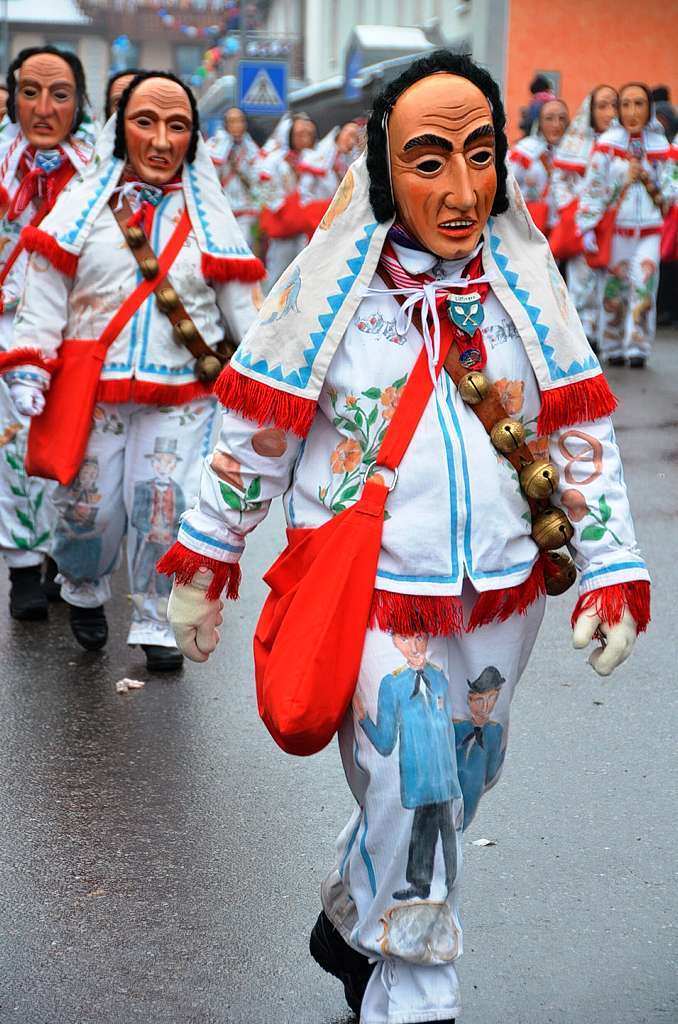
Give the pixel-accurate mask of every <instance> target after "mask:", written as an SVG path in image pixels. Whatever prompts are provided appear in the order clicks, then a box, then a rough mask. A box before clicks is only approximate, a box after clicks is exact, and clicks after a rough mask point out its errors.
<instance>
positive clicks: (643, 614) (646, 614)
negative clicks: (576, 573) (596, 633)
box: [572, 580, 651, 633]
mask: <svg viewBox="0 0 678 1024" xmlns="http://www.w3.org/2000/svg"><path fill="white" fill-rule="evenodd" d="M625 608H628V610H629V612H630V613H631V615H632V616H633V618H634V619H635V622H636V626H637V627H638V632H639V633H644V632H645V630H646V629H647V627H648V624H649V622H650V619H651V614H650V584H649V583H648V582H647V580H633V581H631V582H630V583H613V584H612V585H611V586H609V587H601V588H600V589H599V590H590V591H589V592H588V593H587V594H582V595H581V597H580V598H579V600H578V601H577V603H576V605H575V606H574V611H573V612H572V627H573V628H574V626H575V623H576V622H577V619H578V618H579V616H580V615H581V613H582V612H585V611H590V610H591V609H593V610H594V611H595V612H596V614H597V615H599V616H600V618H601V619H602V621H603V622H604V623H605V624H606V625H608V626H615V625H616V624H617V623H618V622H621V620H622V616H623V614H624V609H625Z"/></svg>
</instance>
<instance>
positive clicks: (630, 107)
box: [619, 85, 650, 134]
mask: <svg viewBox="0 0 678 1024" xmlns="http://www.w3.org/2000/svg"><path fill="white" fill-rule="evenodd" d="M619 120H620V121H621V123H622V125H623V127H624V128H626V130H627V131H629V132H631V133H632V134H636V133H638V132H641V131H642V130H643V128H644V127H645V125H646V124H647V122H648V121H649V120H650V104H649V102H648V99H647V93H646V92H645V90H644V89H643V87H642V86H640V85H626V86H624V88H623V89H622V90H621V92H620V94H619Z"/></svg>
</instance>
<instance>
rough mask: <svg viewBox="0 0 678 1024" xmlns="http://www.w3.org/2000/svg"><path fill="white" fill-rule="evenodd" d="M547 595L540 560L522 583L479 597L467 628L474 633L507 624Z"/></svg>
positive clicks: (486, 592) (487, 592) (491, 591)
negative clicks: (481, 629) (480, 629)
mask: <svg viewBox="0 0 678 1024" xmlns="http://www.w3.org/2000/svg"><path fill="white" fill-rule="evenodd" d="M545 593H546V584H545V582H544V564H543V562H542V560H541V559H540V560H539V561H538V562H536V564H535V566H534V569H533V570H532V572H531V573H530V575H529V576H528V577H527V579H526V580H524V581H523V582H522V583H518V584H517V585H516V586H515V587H507V588H506V589H505V590H486V591H485V592H484V593H483V594H480V595H479V596H478V600H477V601H476V603H475V604H474V606H473V611H472V612H471V618H470V619H469V622H468V626H467V627H466V632H467V633H472V632H473V630H474V629H479V628H480V626H487V625H489V624H490V623H491V622H506V620H507V619H509V618H510V617H511V616H512V615H516V614H517V615H524V614H525V613H526V611H527V609H528V608H529V607H530V605H531V604H534V602H535V601H536V600H537V598H539V597H541V596H542V594H545Z"/></svg>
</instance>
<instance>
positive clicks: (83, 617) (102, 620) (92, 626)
mask: <svg viewBox="0 0 678 1024" xmlns="http://www.w3.org/2000/svg"><path fill="white" fill-rule="evenodd" d="M70 614H71V632H72V633H73V636H74V637H75V639H76V640H77V641H78V643H79V644H80V646H81V647H84V648H85V650H86V651H100V650H101V648H102V647H104V646H105V644H106V641H107V640H108V623H107V622H106V613H105V612H104V606H103V605H102V604H100V605H98V606H97V607H96V608H76V606H75V605H73V604H72V605H71V606H70Z"/></svg>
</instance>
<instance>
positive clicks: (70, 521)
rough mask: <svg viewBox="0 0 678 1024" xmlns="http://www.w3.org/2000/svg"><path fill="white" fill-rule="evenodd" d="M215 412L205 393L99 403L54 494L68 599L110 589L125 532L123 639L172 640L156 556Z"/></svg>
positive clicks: (180, 508) (186, 496) (173, 528)
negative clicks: (162, 400) (126, 617)
mask: <svg viewBox="0 0 678 1024" xmlns="http://www.w3.org/2000/svg"><path fill="white" fill-rule="evenodd" d="M214 412H215V403H214V401H213V400H212V399H209V398H207V399H199V400H197V401H193V402H188V403H187V404H185V405H179V406H160V407H158V406H152V405H135V404H133V403H127V404H121V405H115V404H111V403H105V402H102V403H100V404H99V405H97V407H96V409H95V412H94V425H93V429H92V433H91V435H90V439H89V443H88V446H87V453H86V455H85V458H84V460H83V463H82V466H81V467H80V472H79V474H78V476H77V477H76V479H75V480H74V482H73V483H72V484H71V485H70V486H69V487H59V488H58V489H57V491H56V493H55V496H54V503H55V505H56V506H57V508H58V510H59V520H58V523H57V528H56V536H55V545H54V558H55V560H56V562H57V565H58V567H59V573H60V577H59V578H60V579H61V581H62V587H61V594H62V597H63V598H64V600H65V601H67V602H68V603H69V604H72V605H75V606H76V607H81V608H95V607H97V606H98V605H100V604H104V602H106V601H107V600H108V599H109V598H110V596H111V574H112V573H113V571H114V569H115V568H116V567H117V565H118V564H119V561H120V549H121V545H122V541H123V538H124V537H125V534H126V535H127V569H128V575H129V587H130V593H131V597H132V624H131V627H130V630H129V634H128V637H127V642H128V643H129V644H157V645H158V646H161V647H173V646H174V644H175V640H174V634H173V632H172V629H171V627H170V625H169V624H168V622H167V601H168V598H169V594H170V590H171V580H170V579H169V578H168V577H166V576H161V575H160V574H159V573H157V572H156V569H155V564H156V562H157V560H158V559H159V558H160V557H161V555H163V554H164V553H165V551H167V549H168V548H169V547H170V546H171V545H172V544H173V543H174V540H175V539H176V535H177V531H178V528H179V519H180V517H181V515H182V513H183V512H184V511H185V510H186V508H187V507H188V506H189V505H190V504H191V503H192V502H193V500H194V498H195V496H196V494H197V493H198V485H199V483H200V473H201V469H202V459H203V457H204V456H205V455H207V454H208V451H209V450H210V445H211V438H212V422H213V419H214Z"/></svg>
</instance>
